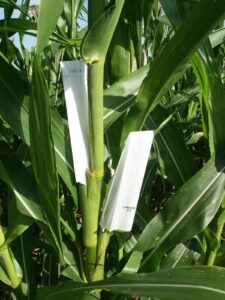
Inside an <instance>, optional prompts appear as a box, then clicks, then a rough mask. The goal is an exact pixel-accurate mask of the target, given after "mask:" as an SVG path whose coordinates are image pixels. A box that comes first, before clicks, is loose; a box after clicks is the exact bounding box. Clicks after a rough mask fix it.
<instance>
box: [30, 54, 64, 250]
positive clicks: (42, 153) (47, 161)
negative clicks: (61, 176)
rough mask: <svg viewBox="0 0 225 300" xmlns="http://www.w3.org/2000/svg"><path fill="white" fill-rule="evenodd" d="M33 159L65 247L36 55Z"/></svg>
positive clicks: (52, 225) (46, 98) (51, 223)
mask: <svg viewBox="0 0 225 300" xmlns="http://www.w3.org/2000/svg"><path fill="white" fill-rule="evenodd" d="M29 128H30V144H31V160H32V166H33V171H34V175H35V179H36V182H37V187H38V192H39V195H40V199H41V200H40V202H41V204H42V206H43V208H44V213H45V215H46V217H47V220H48V222H49V226H50V230H51V232H52V235H53V237H54V239H55V242H56V244H57V246H58V248H59V249H62V246H61V244H62V241H61V239H62V238H61V229H60V215H59V199H58V177H57V171H56V163H55V153H54V143H53V138H52V132H51V115H50V100H49V95H48V88H47V85H46V82H45V78H44V75H43V72H42V70H41V67H40V65H39V62H38V59H37V57H35V58H34V62H33V76H32V90H31V101H30V105H29Z"/></svg>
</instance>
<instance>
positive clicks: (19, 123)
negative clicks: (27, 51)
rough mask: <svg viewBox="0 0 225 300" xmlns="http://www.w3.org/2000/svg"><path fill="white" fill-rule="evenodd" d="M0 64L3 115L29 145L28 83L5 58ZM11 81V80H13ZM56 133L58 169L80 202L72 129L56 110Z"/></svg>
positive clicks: (54, 136)
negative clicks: (70, 139) (70, 136)
mask: <svg viewBox="0 0 225 300" xmlns="http://www.w3.org/2000/svg"><path fill="white" fill-rule="evenodd" d="M0 64H1V68H0V90H1V97H0V116H1V117H2V118H3V119H4V120H5V122H6V123H8V124H9V125H10V127H11V128H12V129H13V130H14V132H15V133H16V134H17V135H18V136H19V137H20V138H21V139H22V140H23V141H24V142H25V143H26V144H27V145H29V144H30V137H29V121H28V117H29V116H28V104H27V103H28V94H29V92H28V91H29V86H28V83H27V82H26V81H24V80H22V78H21V77H22V74H21V73H19V72H18V71H16V70H15V69H14V68H13V67H11V66H10V65H9V64H8V63H7V62H6V61H4V60H3V59H2V58H1V57H0ZM8 78H10V81H9V80H8ZM52 131H53V138H54V147H55V155H56V163H57V170H58V172H59V174H60V176H61V177H62V178H63V181H64V182H65V183H66V185H67V187H68V188H69V190H70V191H71V193H72V195H73V198H74V199H77V191H76V187H75V185H74V181H75V178H74V171H73V163H72V154H71V148H70V144H69V140H68V136H69V134H68V128H67V127H66V126H65V124H64V123H63V122H62V119H61V118H60V116H59V114H58V113H57V112H56V111H55V110H53V111H52Z"/></svg>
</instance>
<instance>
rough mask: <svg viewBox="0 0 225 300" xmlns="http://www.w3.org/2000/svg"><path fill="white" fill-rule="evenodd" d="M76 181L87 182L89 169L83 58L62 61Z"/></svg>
mask: <svg viewBox="0 0 225 300" xmlns="http://www.w3.org/2000/svg"><path fill="white" fill-rule="evenodd" d="M60 65H61V68H62V78H63V85H64V91H65V99H66V108H67V116H68V124H69V132H70V141H71V148H72V155H73V163H74V171H75V177H76V182H79V183H82V184H86V172H87V170H88V169H89V150H88V138H89V117H88V94H87V93H88V92H87V67H86V65H85V63H84V62H83V61H82V60H76V61H65V62H61V63H60Z"/></svg>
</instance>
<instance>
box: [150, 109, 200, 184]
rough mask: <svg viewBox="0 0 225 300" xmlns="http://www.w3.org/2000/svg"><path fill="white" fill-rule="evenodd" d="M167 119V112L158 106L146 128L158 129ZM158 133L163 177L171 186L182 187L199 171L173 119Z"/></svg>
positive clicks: (156, 136)
mask: <svg viewBox="0 0 225 300" xmlns="http://www.w3.org/2000/svg"><path fill="white" fill-rule="evenodd" d="M167 118H169V114H168V112H167V110H166V109H165V108H163V107H162V106H160V105H158V106H157V107H156V108H155V109H154V110H153V111H152V113H151V114H150V115H149V116H148V118H147V120H146V126H147V127H148V128H149V129H152V130H154V129H157V128H158V127H159V126H160V125H161V124H162V123H163V121H165V120H166V119H167ZM156 132H157V133H156V134H155V139H154V143H155V146H156V149H157V155H158V159H159V163H160V166H161V169H162V172H163V175H164V176H165V177H166V178H167V179H168V181H169V182H170V183H171V184H173V185H175V186H176V187H180V186H182V185H183V184H184V183H185V182H186V181H187V180H188V179H189V178H191V177H192V176H193V175H194V173H195V172H196V171H197V167H196V165H195V163H194V160H193V158H192V157H191V155H190V153H189V152H188V151H187V149H186V146H185V143H184V139H183V136H182V132H181V131H180V129H179V128H178V126H177V125H176V123H175V122H174V121H173V120H172V119H171V120H170V121H169V122H168V123H167V124H166V125H165V126H163V128H162V129H160V130H159V131H156Z"/></svg>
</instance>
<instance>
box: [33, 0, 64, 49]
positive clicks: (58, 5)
mask: <svg viewBox="0 0 225 300" xmlns="http://www.w3.org/2000/svg"><path fill="white" fill-rule="evenodd" d="M63 4H64V0H48V1H46V0H41V4H40V12H39V18H38V28H37V29H38V36H37V53H38V54H40V53H41V52H42V50H43V49H44V47H45V46H46V45H47V43H48V40H49V37H50V35H51V34H52V32H53V30H54V28H55V26H56V23H57V21H58V18H59V16H60V14H61V12H62V9H63Z"/></svg>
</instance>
